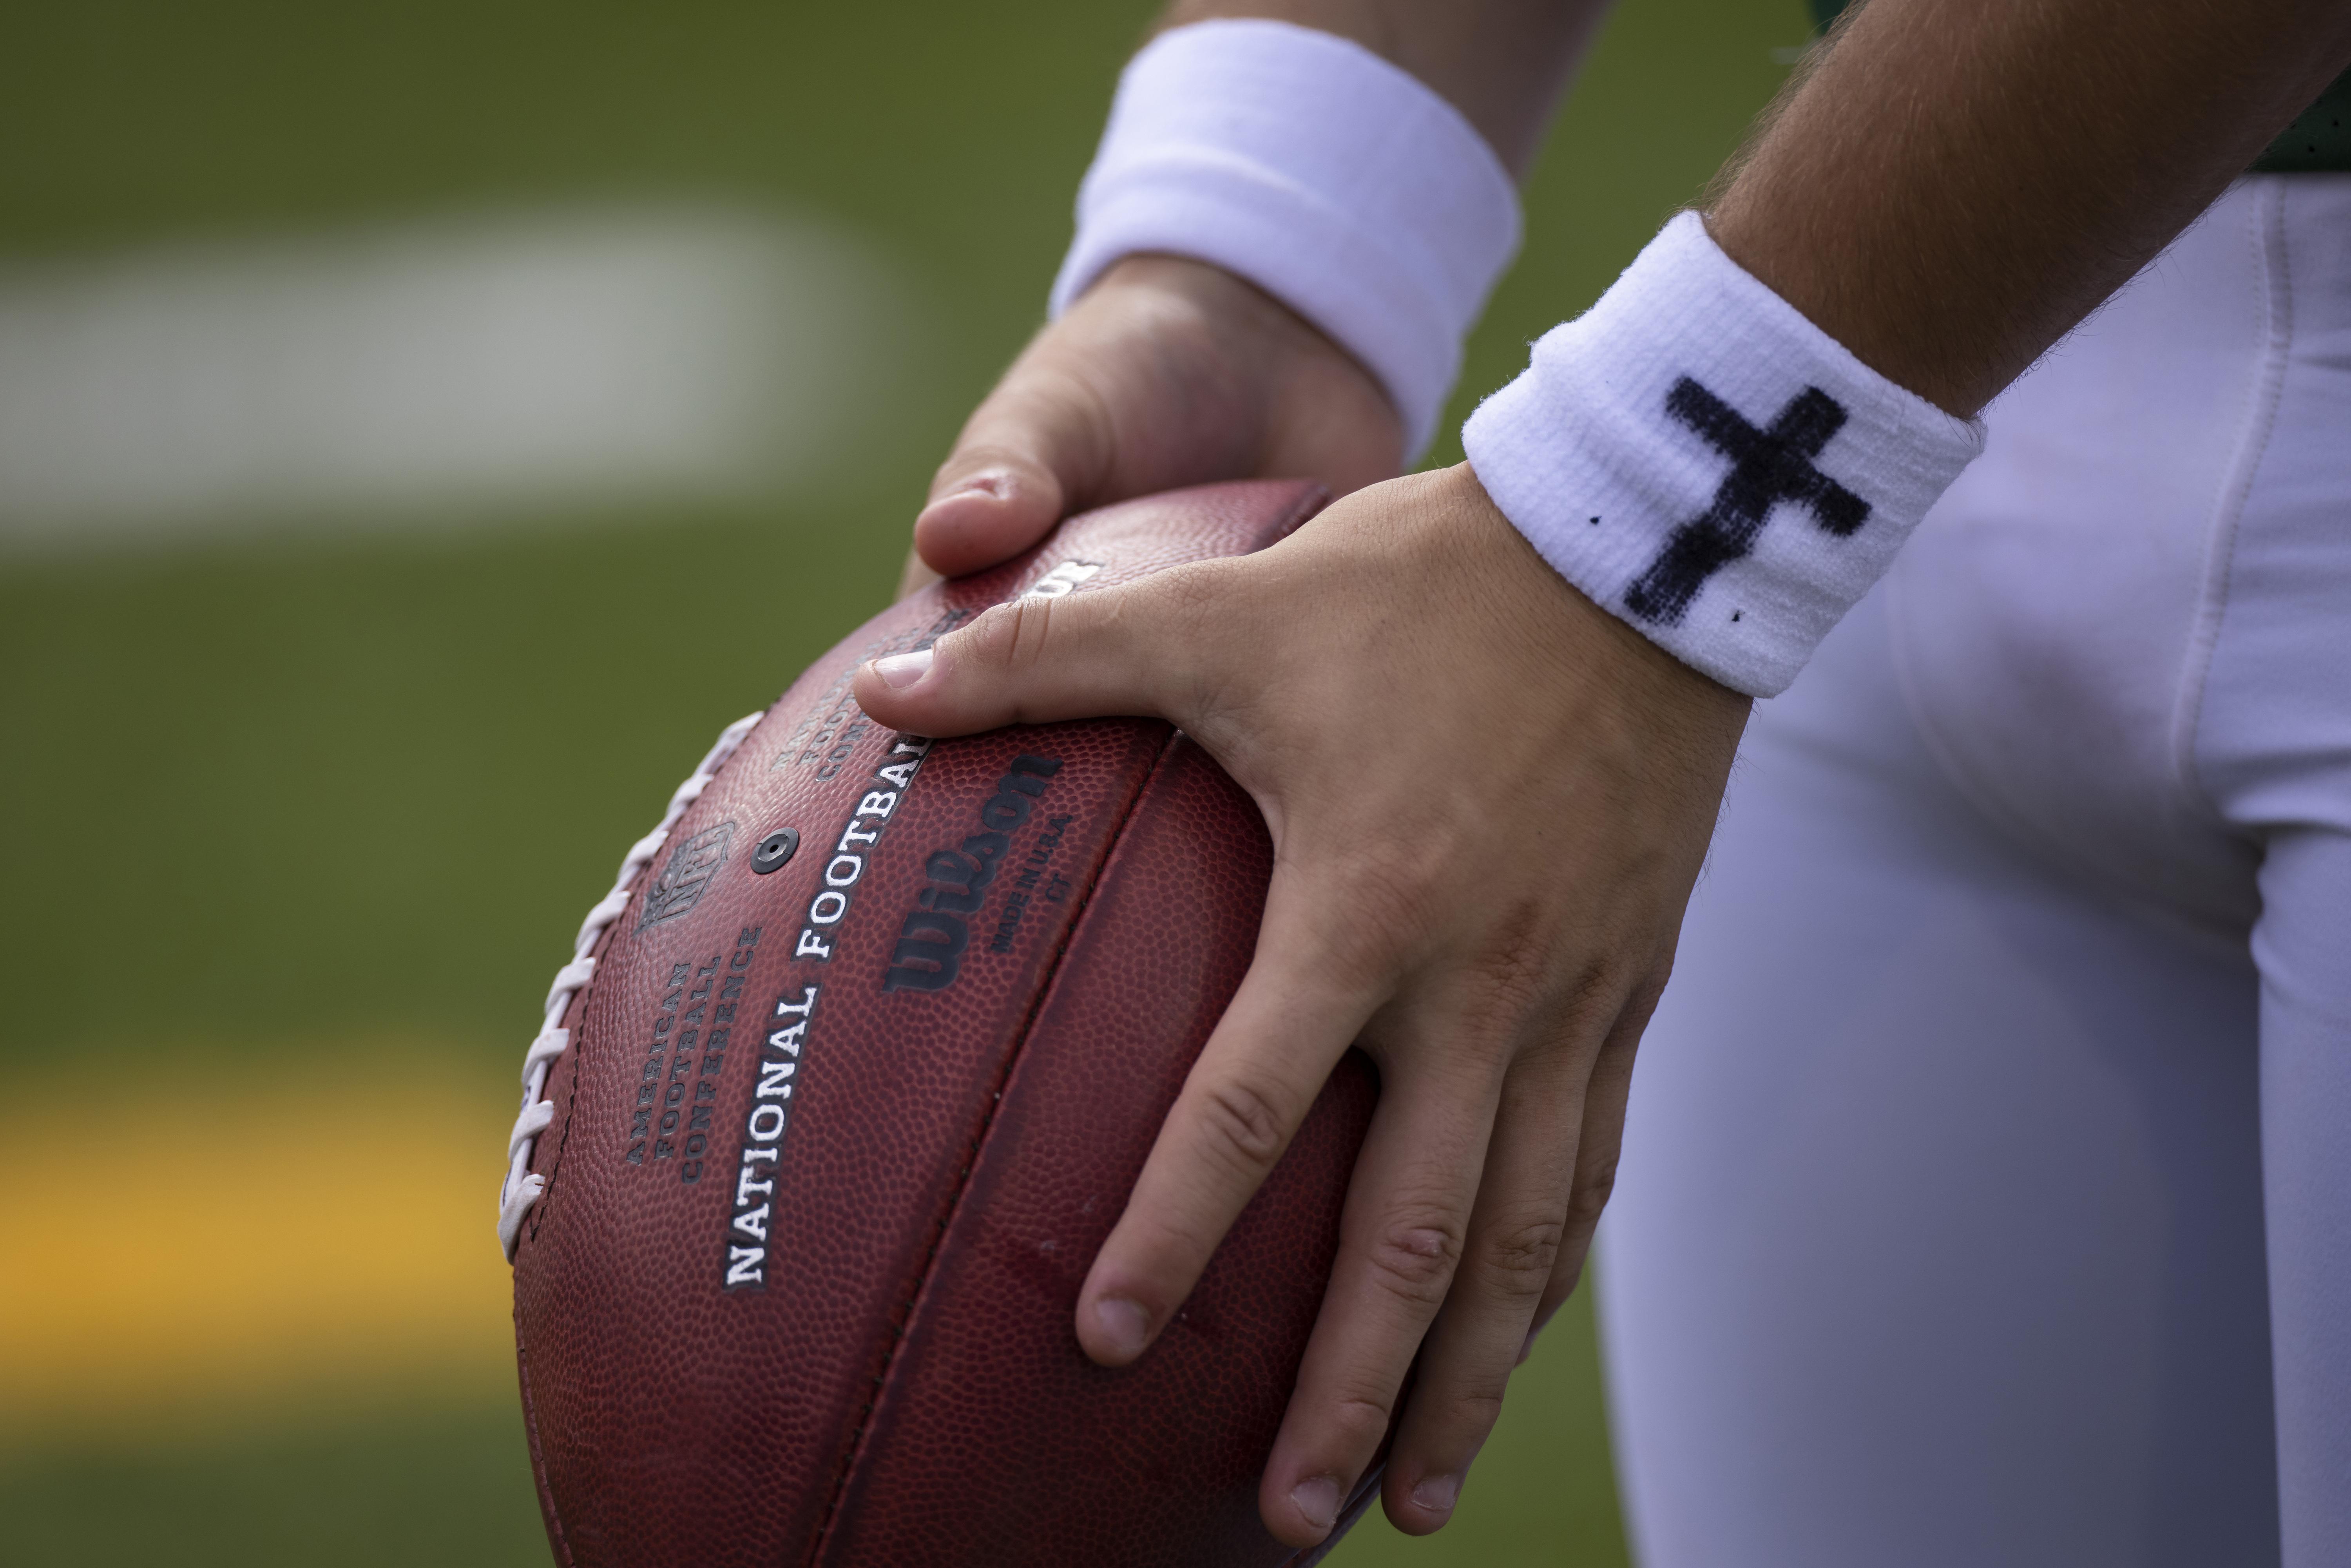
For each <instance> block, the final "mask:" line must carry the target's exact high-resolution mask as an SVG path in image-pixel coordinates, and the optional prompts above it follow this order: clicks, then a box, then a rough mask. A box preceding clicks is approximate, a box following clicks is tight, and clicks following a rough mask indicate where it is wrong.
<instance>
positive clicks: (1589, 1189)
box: [1567, 1158, 1616, 1235]
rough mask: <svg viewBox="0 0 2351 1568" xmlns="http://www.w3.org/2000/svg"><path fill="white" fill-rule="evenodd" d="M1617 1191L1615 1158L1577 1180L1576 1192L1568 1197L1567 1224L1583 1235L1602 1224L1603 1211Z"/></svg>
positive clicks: (1595, 1167) (1594, 1167)
mask: <svg viewBox="0 0 2351 1568" xmlns="http://www.w3.org/2000/svg"><path fill="white" fill-rule="evenodd" d="M1615 1190H1616V1162H1615V1160H1614V1158H1611V1159H1608V1160H1605V1161H1604V1162H1602V1163H1601V1164H1599V1165H1597V1166H1593V1168H1592V1169H1591V1170H1589V1171H1586V1172H1584V1173H1583V1175H1582V1176H1579V1177H1577V1178H1576V1183H1575V1190H1574V1191H1573V1192H1571V1193H1569V1194H1568V1195H1567V1224H1568V1226H1569V1228H1572V1229H1573V1231H1574V1232H1575V1233H1576V1234H1578V1235H1582V1234H1583V1233H1585V1232H1587V1231H1589V1230H1591V1229H1592V1228H1593V1227H1594V1226H1596V1225H1598V1224H1599V1223H1600V1214H1601V1211H1602V1210H1603V1209H1604V1208H1606V1207H1608V1198H1609V1196H1610V1195H1611V1194H1613V1193H1614V1191H1615Z"/></svg>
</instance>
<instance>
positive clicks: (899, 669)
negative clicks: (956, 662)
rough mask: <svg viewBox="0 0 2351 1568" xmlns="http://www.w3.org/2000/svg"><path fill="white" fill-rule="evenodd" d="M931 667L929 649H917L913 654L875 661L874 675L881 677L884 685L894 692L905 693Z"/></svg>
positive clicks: (902, 654) (893, 655)
mask: <svg viewBox="0 0 2351 1568" xmlns="http://www.w3.org/2000/svg"><path fill="white" fill-rule="evenodd" d="M930 667H931V651H930V650H929V649H928V648H917V649H915V650H914V652H913V653H893V654H891V655H890V656H889V657H888V658H886V659H876V660H874V661H873V673H874V674H877V675H879V676H881V677H882V684H883V685H885V686H888V687H889V688H890V689H891V690H892V691H893V692H894V691H903V690H904V689H905V688H906V687H908V686H911V685H914V683H915V682H916V681H919V680H921V679H922V678H923V672H924V671H925V670H927V669H929V668H930Z"/></svg>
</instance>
